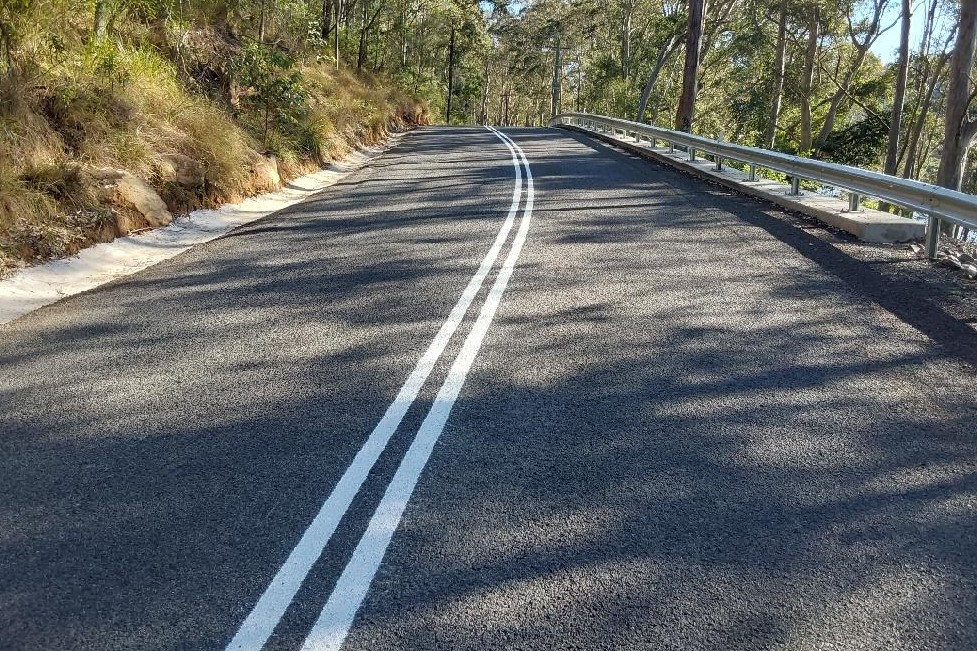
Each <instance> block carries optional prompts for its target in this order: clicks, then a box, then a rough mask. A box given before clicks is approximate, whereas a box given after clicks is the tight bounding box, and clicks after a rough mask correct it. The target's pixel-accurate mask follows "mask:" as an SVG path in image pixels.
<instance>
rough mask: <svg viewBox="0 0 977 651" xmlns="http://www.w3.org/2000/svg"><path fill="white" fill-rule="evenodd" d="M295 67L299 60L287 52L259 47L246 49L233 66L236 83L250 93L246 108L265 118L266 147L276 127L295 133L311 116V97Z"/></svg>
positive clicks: (263, 125) (249, 46) (263, 128)
mask: <svg viewBox="0 0 977 651" xmlns="http://www.w3.org/2000/svg"><path fill="white" fill-rule="evenodd" d="M295 65H296V61H295V59H294V58H292V57H291V56H289V55H288V54H287V53H286V52H283V51H281V50H278V49H276V48H272V47H265V46H262V45H259V44H257V43H249V44H248V45H246V46H245V47H244V48H243V49H242V50H241V53H240V55H239V56H238V57H237V58H235V59H234V60H233V61H232V62H231V66H230V69H231V71H232V74H233V75H234V77H235V80H236V81H237V82H238V83H239V84H241V85H242V86H244V87H245V88H247V89H248V92H247V93H246V94H245V95H244V96H243V97H242V104H243V105H244V106H246V107H249V108H251V109H253V110H256V111H258V112H259V113H260V114H261V115H262V120H261V131H260V135H261V141H262V142H263V143H264V144H265V146H266V147H267V145H268V133H269V129H271V127H272V126H273V125H274V126H277V127H278V128H279V129H280V130H281V131H284V132H286V133H295V132H296V131H298V130H299V129H300V126H301V120H302V118H303V117H305V116H306V115H307V114H308V112H309V107H308V99H309V95H308V93H307V92H306V91H305V89H304V88H303V85H302V74H301V73H300V72H299V71H298V70H297V69H296V68H295Z"/></svg>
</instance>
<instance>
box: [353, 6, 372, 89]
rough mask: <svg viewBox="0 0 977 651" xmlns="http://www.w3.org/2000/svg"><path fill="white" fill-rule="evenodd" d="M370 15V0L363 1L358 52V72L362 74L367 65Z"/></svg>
mask: <svg viewBox="0 0 977 651" xmlns="http://www.w3.org/2000/svg"><path fill="white" fill-rule="evenodd" d="M369 14H370V0H363V25H362V27H361V28H360V44H359V48H357V50H356V72H361V71H362V70H363V66H364V65H366V52H367V42H368V41H367V34H368V33H369V30H370V25H369V23H368V22H367V21H368V20H369Z"/></svg>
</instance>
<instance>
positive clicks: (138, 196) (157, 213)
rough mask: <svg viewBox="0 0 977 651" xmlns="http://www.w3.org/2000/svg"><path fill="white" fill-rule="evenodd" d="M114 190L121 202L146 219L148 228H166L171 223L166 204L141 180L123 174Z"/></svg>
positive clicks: (171, 217)
mask: <svg viewBox="0 0 977 651" xmlns="http://www.w3.org/2000/svg"><path fill="white" fill-rule="evenodd" d="M115 190H116V193H117V194H118V196H119V198H120V199H122V201H124V202H126V203H128V204H130V205H132V207H133V208H135V209H136V210H138V211H139V213H140V214H141V215H142V216H143V217H145V218H146V221H147V225H148V226H166V225H167V224H169V223H170V222H171V221H173V215H172V214H171V213H170V211H169V210H167V208H166V203H164V202H163V200H162V199H161V198H160V196H159V195H158V194H156V190H153V189H152V188H151V187H149V184H148V183H146V182H145V181H143V180H142V179H140V178H137V177H135V176H133V175H132V174H129V173H126V174H123V176H122V178H121V179H119V182H118V183H117V184H116V186H115Z"/></svg>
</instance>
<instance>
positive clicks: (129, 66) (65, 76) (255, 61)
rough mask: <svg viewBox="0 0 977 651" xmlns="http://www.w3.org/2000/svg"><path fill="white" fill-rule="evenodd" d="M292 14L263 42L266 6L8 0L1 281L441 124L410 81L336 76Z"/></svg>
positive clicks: (0, 144)
mask: <svg viewBox="0 0 977 651" xmlns="http://www.w3.org/2000/svg"><path fill="white" fill-rule="evenodd" d="M293 4H295V6H294V7H290V8H289V11H288V12H286V11H284V9H282V8H278V9H276V10H274V11H273V10H272V9H273V4H272V3H270V2H269V3H267V5H268V6H265V7H264V11H265V12H266V15H265V17H264V21H265V24H264V27H263V28H262V29H263V34H260V35H259V34H257V33H255V31H254V28H253V27H252V25H253V24H254V22H255V18H256V13H255V11H260V10H262V7H261V6H260V3H251V5H249V4H248V3H245V2H187V1H185V0H183V1H180V0H173V1H169V0H158V1H157V0H132V1H129V0H114V1H108V0H107V1H106V2H97V3H96V2H69V1H68V0H0V275H3V274H4V273H9V272H10V271H11V270H13V269H15V268H17V267H18V266H22V265H23V264H24V263H26V262H30V261H35V260H43V259H47V258H52V257H61V256H64V255H69V254H72V253H74V252H76V251H77V250H79V249H80V248H82V247H84V246H87V245H90V244H92V243H94V242H98V241H109V240H111V239H113V238H114V237H117V236H119V235H121V234H124V233H128V232H132V231H134V230H138V229H140V228H145V227H150V226H158V225H161V222H165V221H167V220H168V219H167V217H168V216H167V213H168V212H172V213H179V212H184V211H188V210H192V209H194V208H197V207H205V206H215V205H218V204H220V203H223V202H226V201H232V200H237V199H240V198H243V197H244V196H248V195H252V194H255V193H259V192H262V191H267V190H271V189H274V188H275V187H277V185H278V183H279V180H280V179H287V178H290V177H294V176H297V175H299V174H302V173H304V172H307V171H310V170H312V169H314V168H317V167H320V166H321V165H323V164H324V163H326V162H328V161H329V160H331V159H334V158H337V157H339V156H342V155H344V154H345V153H347V152H348V151H350V150H351V149H352V148H354V147H356V146H359V145H362V144H370V143H375V142H377V141H378V140H380V139H382V138H384V137H385V136H386V135H387V133H388V131H389V130H391V129H403V128H407V127H410V126H412V125H416V124H423V123H426V122H428V120H429V109H428V106H427V102H426V101H425V100H424V99H423V97H421V96H420V95H418V94H417V93H414V92H412V91H411V90H408V89H405V87H404V84H403V83H402V82H401V81H400V80H398V79H396V78H394V77H392V76H390V75H387V74H384V73H383V72H382V71H380V72H372V71H369V70H365V69H361V70H360V71H359V72H357V71H356V69H355V67H353V68H352V69H351V68H350V67H349V66H344V65H340V66H339V67H338V68H337V65H336V61H335V58H334V56H333V54H334V52H333V51H328V50H329V49H328V48H326V46H325V44H324V41H323V40H322V38H321V32H317V31H316V30H317V29H318V27H317V26H316V24H315V22H314V19H315V17H316V14H314V13H309V12H308V11H304V10H303V8H302V6H300V4H301V3H293ZM252 5H253V6H252ZM310 19H312V22H311V23H310V22H309V20H310ZM126 179H129V180H130V181H131V183H128V184H127V182H126ZM133 187H135V189H133ZM147 192H149V193H152V192H155V193H156V194H158V195H159V197H161V198H162V200H163V202H164V203H165V207H164V206H162V205H161V204H160V205H159V207H158V208H159V209H158V210H156V212H157V213H161V214H162V215H163V216H162V217H161V216H160V215H154V214H152V210H148V211H147V210H146V209H145V207H144V206H143V204H144V203H145V201H144V199H145V197H143V196H141V194H146V193H147ZM144 213H145V214H144Z"/></svg>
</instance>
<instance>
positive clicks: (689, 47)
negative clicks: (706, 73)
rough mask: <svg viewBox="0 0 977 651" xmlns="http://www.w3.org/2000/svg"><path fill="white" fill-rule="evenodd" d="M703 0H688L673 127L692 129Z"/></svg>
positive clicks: (682, 129)
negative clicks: (678, 96)
mask: <svg viewBox="0 0 977 651" xmlns="http://www.w3.org/2000/svg"><path fill="white" fill-rule="evenodd" d="M705 4H706V2H705V0H690V2H689V25H688V30H687V31H686V34H685V67H684V69H683V70H682V95H681V97H680V98H679V102H678V110H677V111H676V113H675V128H676V129H679V130H681V131H692V121H693V119H694V117H695V96H696V93H697V91H698V82H699V43H700V41H701V40H702V22H703V19H704V17H705V12H706V8H705Z"/></svg>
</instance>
